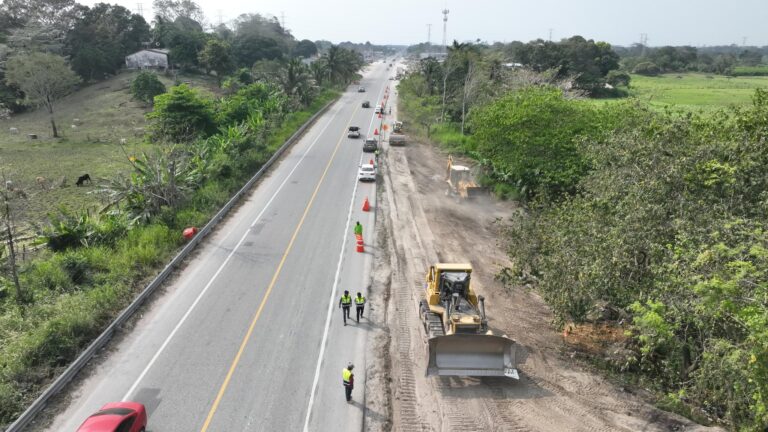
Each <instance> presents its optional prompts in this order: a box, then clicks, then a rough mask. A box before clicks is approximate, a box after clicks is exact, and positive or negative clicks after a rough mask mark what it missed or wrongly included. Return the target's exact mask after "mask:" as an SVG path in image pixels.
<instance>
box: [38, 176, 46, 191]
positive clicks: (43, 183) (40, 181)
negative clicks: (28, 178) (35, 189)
mask: <svg viewBox="0 0 768 432" xmlns="http://www.w3.org/2000/svg"><path fill="white" fill-rule="evenodd" d="M35 181H36V182H37V184H38V185H40V188H41V189H42V190H45V189H47V186H48V180H47V179H46V178H45V177H43V176H38V177H36V178H35Z"/></svg>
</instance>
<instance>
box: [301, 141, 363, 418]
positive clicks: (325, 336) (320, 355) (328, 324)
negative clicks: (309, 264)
mask: <svg viewBox="0 0 768 432" xmlns="http://www.w3.org/2000/svg"><path fill="white" fill-rule="evenodd" d="M362 163H363V155H360V164H362ZM359 183H360V181H359V180H357V179H356V180H355V187H354V188H353V189H352V198H351V199H350V200H349V211H348V212H347V223H346V225H345V226H344V233H343V234H342V241H341V250H340V251H339V262H338V264H337V265H336V274H335V275H334V276H333V289H331V298H330V300H329V301H328V313H327V314H326V317H325V329H324V330H323V340H322V342H320V352H319V353H318V355H317V365H316V366H315V377H314V379H313V380H312V391H311V392H310V393H309V405H307V417H306V418H305V419H304V432H307V431H309V417H310V415H311V414H312V405H313V404H314V403H315V390H316V389H317V382H318V381H319V380H320V366H321V364H322V362H323V354H325V345H326V342H327V340H328V330H329V329H330V327H331V316H332V315H333V303H334V299H335V298H336V288H338V286H339V279H340V278H339V275H340V274H341V263H342V259H343V258H344V249H345V248H346V246H347V241H346V238H347V235H348V232H349V224H350V223H351V222H352V210H353V208H354V205H355V195H356V194H357V185H358V184H359Z"/></svg>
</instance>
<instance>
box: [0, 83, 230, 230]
mask: <svg viewBox="0 0 768 432" xmlns="http://www.w3.org/2000/svg"><path fill="white" fill-rule="evenodd" d="M135 75H136V72H125V73H121V74H119V75H116V76H114V77H112V78H110V79H108V80H105V81H102V82H99V83H96V84H92V85H88V86H83V87H82V88H81V89H80V90H79V91H76V92H74V93H73V94H71V95H69V96H67V97H65V98H64V99H62V100H60V101H58V103H56V104H55V106H54V109H55V113H54V114H55V118H56V125H57V126H58V129H59V135H60V138H52V133H51V126H50V122H49V119H48V113H47V112H46V111H45V109H38V110H34V111H29V112H26V113H22V114H19V115H15V116H13V117H11V118H10V119H9V120H5V121H1V122H0V176H2V178H3V183H4V182H5V180H10V181H12V182H13V185H14V187H17V188H18V187H20V188H22V189H23V190H24V191H25V192H26V194H27V196H28V200H27V201H26V203H25V205H24V207H25V210H24V212H23V213H24V214H23V215H22V218H23V222H24V223H23V225H24V226H26V227H27V228H28V227H29V226H30V224H35V223H42V222H44V221H45V220H46V217H47V215H48V214H49V213H54V212H56V210H57V209H58V208H59V207H60V206H66V207H68V208H69V209H71V210H81V209H84V208H89V209H95V208H98V207H100V205H101V203H100V202H99V198H98V197H97V196H96V195H94V194H91V193H90V192H92V191H94V190H96V188H97V185H98V184H99V183H100V182H104V181H105V179H107V178H110V177H112V176H114V175H115V174H116V173H118V172H123V171H127V170H128V168H129V165H128V163H127V156H129V155H130V154H133V153H138V152H140V151H141V150H146V149H148V148H149V145H148V144H146V142H145V139H144V135H145V133H146V127H147V122H146V120H145V118H144V114H145V113H147V112H149V111H150V110H151V108H150V107H147V106H144V104H142V103H141V102H139V101H134V100H132V99H131V95H130V92H129V87H130V82H131V80H132V79H133V77H134V76H135ZM159 76H160V79H161V80H162V81H163V83H164V84H165V85H166V86H167V87H170V86H172V85H173V81H172V79H171V78H169V77H165V76H163V75H162V74H161V75H159ZM179 80H180V81H184V82H189V83H190V85H192V86H194V87H202V88H205V89H210V90H211V91H213V89H214V88H215V81H214V80H208V79H206V78H205V77H200V76H190V77H187V76H183V77H182V76H180V77H179ZM73 125H74V126H73ZM11 128H15V129H16V130H17V131H18V133H11ZM14 132H16V131H14ZM28 134H37V136H38V139H30V138H29V137H28ZM121 140H125V141H124V142H125V145H124V146H122V147H121V146H120V142H121ZM123 147H124V148H123ZM86 173H87V174H89V175H90V176H91V178H92V179H93V182H92V184H91V185H88V184H87V183H86V184H85V185H84V186H83V187H76V186H75V182H76V180H77V178H78V177H79V176H81V175H83V174H86ZM38 177H40V178H43V179H44V181H39V179H38ZM62 181H63V184H62Z"/></svg>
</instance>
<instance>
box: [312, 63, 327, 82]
mask: <svg viewBox="0 0 768 432" xmlns="http://www.w3.org/2000/svg"><path fill="white" fill-rule="evenodd" d="M309 71H310V72H311V73H312V77H314V78H315V82H316V83H317V84H318V85H320V84H322V83H323V82H325V77H326V76H328V71H327V67H326V64H325V59H323V58H321V59H318V60H315V61H314V62H312V64H310V65H309Z"/></svg>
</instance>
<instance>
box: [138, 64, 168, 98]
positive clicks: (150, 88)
mask: <svg viewBox="0 0 768 432" xmlns="http://www.w3.org/2000/svg"><path fill="white" fill-rule="evenodd" d="M165 91H166V90H165V85H163V83H162V82H160V79H159V78H157V75H155V74H154V73H152V72H148V71H142V72H139V74H138V75H136V78H134V79H133V81H131V95H133V97H134V99H138V100H140V101H142V102H144V103H148V104H152V103H153V102H154V100H155V96H157V95H161V94H163V93H165Z"/></svg>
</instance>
